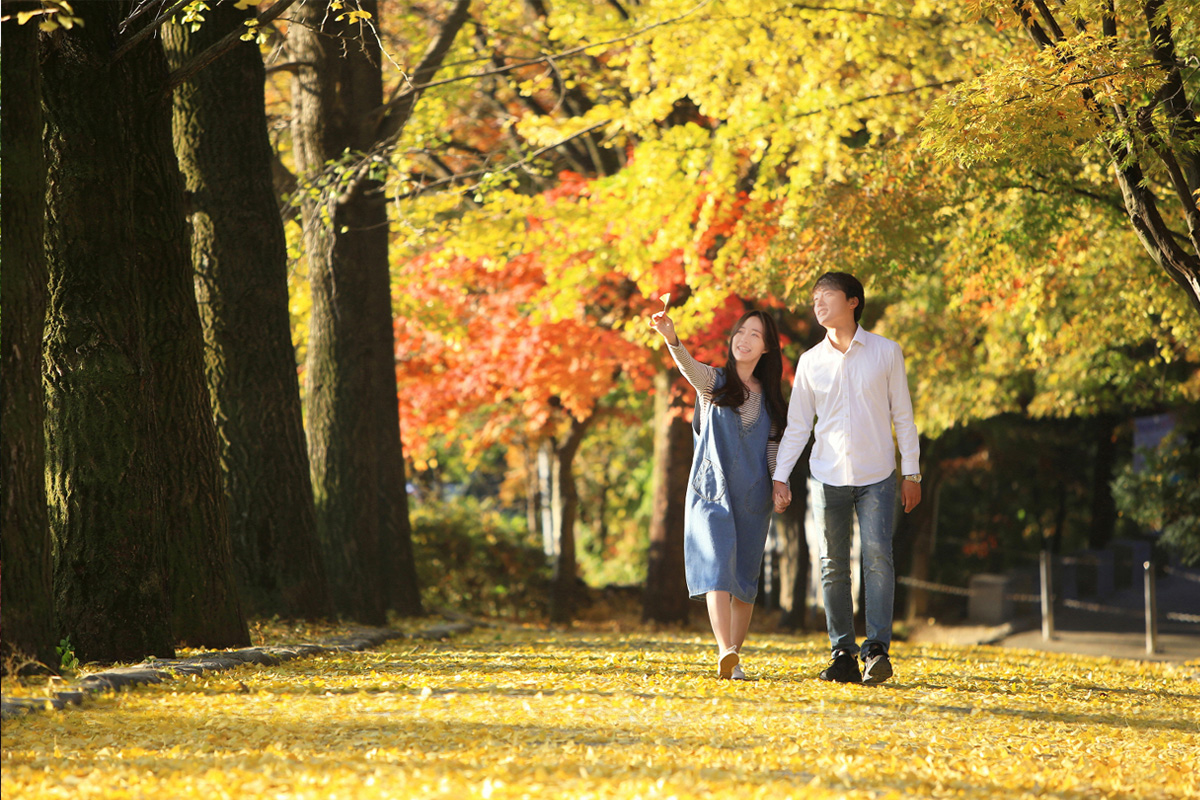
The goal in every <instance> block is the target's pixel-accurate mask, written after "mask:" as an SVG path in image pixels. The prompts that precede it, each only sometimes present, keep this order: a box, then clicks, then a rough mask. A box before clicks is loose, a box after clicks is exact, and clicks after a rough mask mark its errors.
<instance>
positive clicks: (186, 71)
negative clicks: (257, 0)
mask: <svg viewBox="0 0 1200 800" xmlns="http://www.w3.org/2000/svg"><path fill="white" fill-rule="evenodd" d="M295 2H296V0H275V5H273V6H271V7H270V8H268V9H267V10H266V11H263V12H262V13H261V14H259V15H258V16H257V17H256V19H257V21H258V25H259V26H262V25H266V24H268V23H270V22H273V21H274V20H275V19H277V18H278V17H279V15H280V14H282V13H283V12H284V11H287V10H288V8H289V7H290V6H291V5H292V4H293V3H295ZM243 33H245V31H230V32H229V33H228V34H226V35H225V36H224V37H223V38H222V39H221V40H220V41H219V42H216V43H214V44H213V45H211V46H209V47H208V48H207V49H206V50H204V52H202V53H199V54H198V55H197V56H196V57H195V58H193V59H192V60H191V61H189V62H188V63H186V64H184V65H183V66H182V67H180V68H179V69H176V70H173V71H172V72H171V74H170V76H168V78H167V86H166V88H165V89H164V90H163V94H164V96H169V95H170V94H171V92H173V91H175V88H176V87H178V86H180V85H182V84H184V83H186V82H187V81H189V80H191V79H192V77H193V76H195V75H196V74H197V73H198V72H200V70H202V69H204V68H205V67H207V66H208V65H209V64H211V63H212V62H214V61H216V60H217V59H218V58H220V57H221V56H223V55H225V54H226V53H227V52H229V51H230V50H231V49H232V48H233V47H235V46H236V45H237V43H238V42H240V41H241V37H242V34H243Z"/></svg>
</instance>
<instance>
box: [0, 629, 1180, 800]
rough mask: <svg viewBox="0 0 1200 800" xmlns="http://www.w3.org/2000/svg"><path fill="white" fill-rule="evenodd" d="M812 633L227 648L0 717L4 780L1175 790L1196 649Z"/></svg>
mask: <svg viewBox="0 0 1200 800" xmlns="http://www.w3.org/2000/svg"><path fill="white" fill-rule="evenodd" d="M825 648H826V641H825V640H823V639H821V638H818V637H808V638H795V637H784V636H755V637H753V641H752V642H751V643H750V645H748V647H747V652H746V656H745V662H744V663H745V667H746V671H747V673H748V674H749V676H750V677H751V678H754V679H756V680H752V681H750V682H746V683H740V682H727V681H717V680H715V677H714V667H713V665H712V663H711V662H712V661H713V658H714V656H715V653H714V651H713V648H712V646H711V645H710V644H709V641H708V638H707V637H705V636H701V635H699V634H696V633H647V632H642V633H629V632H624V633H613V632H594V631H570V632H561V631H559V632H555V631H546V630H540V629H533V628H499V629H483V630H479V631H477V632H475V633H473V634H470V635H466V636H462V637H459V638H457V639H455V640H452V641H449V642H443V643H414V642H412V641H397V642H395V643H392V644H390V645H388V646H385V647H383V648H381V649H380V650H377V651H371V652H364V653H345V654H336V655H330V656H324V657H316V658H309V659H301V660H299V661H294V662H290V663H287V664H283V665H280V666H278V667H258V668H250V667H247V668H241V669H238V670H235V671H232V672H225V673H219V674H213V675H209V676H207V677H202V678H194V679H186V678H185V679H180V680H176V681H174V682H168V683H166V684H162V685H157V686H145V687H141V688H138V689H136V690H133V691H130V692H124V693H121V694H117V695H110V696H108V697H103V698H99V699H97V700H96V701H94V702H89V703H88V705H87V706H86V707H84V708H83V709H75V710H70V711H66V712H58V713H38V714H31V715H27V716H25V717H22V718H18V719H13V720H8V721H5V722H4V724H3V731H2V732H3V760H2V767H3V779H2V788H3V795H4V798H5V800H10V799H11V800H16V798H25V797H71V798H87V797H113V798H121V797H154V798H176V797H179V798H183V797H204V798H232V797H237V798H268V797H269V798H276V797H289V798H290V797H322V798H330V797H342V798H376V797H380V798H382V797H395V798H421V797H446V798H517V797H553V798H568V797H569V798H608V797H623V798H636V797H641V798H659V797H661V798H668V797H678V798H705V799H706V800H708V799H710V798H736V800H751V798H772V799H774V798H786V797H818V798H819V797H893V796H922V797H978V798H1017V797H1035V796H1036V797H1053V798H1097V797H1137V798H1153V797H1161V798H1185V797H1191V798H1194V797H1197V796H1200V758H1198V757H1197V754H1198V753H1200V685H1198V681H1197V680H1196V678H1195V675H1196V673H1197V665H1195V664H1191V665H1170V664H1151V663H1139V662H1130V661H1116V660H1111V659H1097V658H1087V657H1073V656H1060V655H1054V654H1044V653H1031V652H1025V651H1011V650H1003V649H999V648H988V647H979V648H962V647H938V646H915V645H905V644H896V645H894V646H893V659H894V662H895V665H896V673H897V674H896V677H895V678H894V679H893V680H892V681H891V682H889V683H887V684H884V685H883V686H877V687H865V686H843V685H831V684H828V683H823V682H821V681H819V680H817V679H816V673H817V672H818V671H819V669H820V668H821V667H822V666H823V665H824V663H825V659H826V655H825V653H826V650H825Z"/></svg>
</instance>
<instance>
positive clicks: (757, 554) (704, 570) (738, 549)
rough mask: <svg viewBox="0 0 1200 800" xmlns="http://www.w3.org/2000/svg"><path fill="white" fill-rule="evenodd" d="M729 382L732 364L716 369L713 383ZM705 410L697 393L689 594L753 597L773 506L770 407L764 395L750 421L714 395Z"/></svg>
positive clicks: (687, 543) (686, 545) (688, 513)
mask: <svg viewBox="0 0 1200 800" xmlns="http://www.w3.org/2000/svg"><path fill="white" fill-rule="evenodd" d="M724 385H725V371H724V370H717V375H716V380H715V381H714V382H713V386H712V389H711V391H712V392H716V391H717V390H718V389H720V388H721V387H722V386H724ZM701 416H702V412H701V405H700V399H699V398H697V400H696V414H695V416H694V417H693V421H692V431H693V434H694V441H695V445H696V449H695V455H694V456H693V458H692V472H691V477H690V480H689V481H688V493H687V505H686V507H685V512H684V541H683V553H684V566H685V569H686V573H687V585H688V594H689V595H690V596H691V597H692V599H693V600H702V599H703V598H704V595H705V594H707V593H708V592H712V591H723V592H729V593H730V594H732V595H733V596H734V597H736V598H737V599H739V600H741V601H743V602H745V603H752V602H754V598H755V597H756V596H757V595H758V577H759V573H760V571H761V569H762V559H763V550H764V548H765V547H766V542H767V531H768V529H769V527H770V524H771V511H772V506H773V498H772V484H771V475H770V474H769V471H768V469H767V440H768V438H769V437H770V435H771V417H770V411H769V409H768V406H767V404H766V403H763V409H762V413H760V414H759V415H758V419H757V420H755V422H754V424H752V425H751V426H750V427H749V428H747V429H743V427H742V418H741V415H740V414H738V412H737V409H735V408H726V407H724V406H718V405H715V404H712V403H709V404H708V406H707V408H706V410H705V411H704V412H703V418H701Z"/></svg>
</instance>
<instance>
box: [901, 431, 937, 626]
mask: <svg viewBox="0 0 1200 800" xmlns="http://www.w3.org/2000/svg"><path fill="white" fill-rule="evenodd" d="M943 435H945V434H943ZM922 445H925V442H922ZM921 449H922V451H923V453H924V456H923V458H922V461H923V462H924V466H923V468H922V472H921V503H920V504H919V505H918V506H917V507H916V508H914V509H913V510H912V511H911V512H910V513H908V514H905V513H904V512H903V510H902V511H901V512H900V526H899V527H898V528H897V531H898V533H899V534H900V535H901V536H902V537H903V538H904V539H907V540H909V541H910V542H911V543H912V550H911V552H912V561H911V567H910V568H909V571H908V575H909V577H910V578H913V579H915V580H919V581H928V580H929V575H930V564H931V561H932V557H933V544H934V536H935V535H936V532H937V531H936V526H937V522H938V501H939V498H938V494H939V492H940V490H941V483H942V479H943V477H944V475H943V471H942V468H941V465H940V463H939V460H938V456H937V452H938V450H939V449H940V448H939V443H938V441H937V440H934V441H931V442H929V443H928V445H926V446H923V447H922V448H921ZM928 616H929V591H928V590H927V589H924V588H920V587H917V586H909V587H907V608H906V614H905V618H906V619H907V621H908V622H909V623H912V622H915V621H916V620H919V619H924V618H926V617H928Z"/></svg>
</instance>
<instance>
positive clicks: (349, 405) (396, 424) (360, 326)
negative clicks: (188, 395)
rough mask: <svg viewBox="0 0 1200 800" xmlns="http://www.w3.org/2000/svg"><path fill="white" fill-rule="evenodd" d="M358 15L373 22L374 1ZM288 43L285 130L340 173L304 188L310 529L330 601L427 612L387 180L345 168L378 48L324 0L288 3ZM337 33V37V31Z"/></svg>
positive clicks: (306, 172)
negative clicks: (402, 404) (408, 453)
mask: <svg viewBox="0 0 1200 800" xmlns="http://www.w3.org/2000/svg"><path fill="white" fill-rule="evenodd" d="M361 6H362V8H363V9H364V10H366V11H369V12H371V14H372V15H373V16H374V17H375V18H376V19H377V18H378V15H377V11H378V9H377V7H376V4H375V3H374V2H370V0H364V2H362V3H361ZM295 17H296V19H295V20H294V21H293V24H292V25H291V27H290V28H289V32H288V43H289V47H290V49H291V55H292V59H293V61H295V62H297V63H299V64H300V65H302V66H300V68H299V69H298V71H297V74H296V78H295V80H294V82H293V106H294V114H293V124H292V138H293V144H294V148H295V158H296V165H297V168H298V170H299V173H300V175H301V176H302V178H301V179H302V182H303V183H304V184H306V185H308V186H312V187H315V186H317V185H318V182H319V180H320V178H321V176H322V175H323V174H324V175H326V176H332V175H334V174H337V176H338V179H337V180H334V181H333V182H332V183H331V184H330V185H329V186H327V187H326V188H325V190H324V192H323V193H322V196H321V197H320V198H319V199H314V198H312V197H311V196H308V195H306V199H305V201H304V206H303V227H304V243H305V250H306V255H307V261H308V273H309V282H310V284H311V285H312V299H313V302H312V318H311V323H310V338H309V344H308V363H307V366H306V374H305V387H306V397H307V403H308V409H307V411H308V428H309V456H310V459H311V462H312V474H313V490H314V494H315V499H316V509H317V525H318V531H319V535H320V538H321V542H322V545H323V547H324V550H325V558H326V566H327V568H328V570H329V572H330V579H331V582H332V586H331V589H332V593H333V597H334V602H335V605H336V606H337V607H338V609H339V610H341V611H343V612H344V613H346V614H348V615H350V616H352V617H354V618H356V619H358V620H360V621H362V622H370V623H375V624H379V623H383V622H384V621H385V619H386V617H385V612H386V610H387V609H388V608H389V607H391V608H393V609H395V610H396V611H398V612H400V613H402V614H417V613H420V611H421V601H420V594H419V592H418V589H417V578H416V569H415V566H414V564H413V555H412V541H411V532H410V529H409V522H408V497H407V494H406V491H405V475H404V459H403V455H402V453H401V445H400V419H399V405H398V403H397V398H396V370H395V353H394V348H395V345H394V340H393V335H392V310H391V287H390V278H389V273H388V222H387V209H386V207H385V197H384V194H383V186H382V184H381V183H380V182H379V181H378V180H375V179H373V178H372V177H371V175H370V174H369V172H368V170H367V168H366V167H367V165H366V163H365V162H360V163H358V164H357V165H356V166H354V167H351V168H350V169H349V170H347V171H343V172H339V171H338V170H337V169H336V168H334V167H333V166H332V165H330V164H329V163H328V162H331V161H332V160H334V159H337V158H339V157H340V156H341V154H342V153H343V152H344V151H347V150H349V151H350V152H351V153H364V152H367V151H369V150H371V149H372V147H373V146H374V145H375V143H376V142H375V137H376V124H373V121H374V120H376V119H377V112H378V110H379V109H380V108H381V107H382V105H383V86H382V76H381V72H380V53H379V43H378V41H377V40H376V39H375V37H374V36H372V35H367V36H362V37H358V36H357V30H358V29H357V28H356V27H352V26H350V25H347V24H344V23H339V22H337V21H336V20H335V19H334V17H335V15H333V14H329V13H328V11H327V9H326V8H325V6H324V4H320V3H303V4H301V5H299V6H298V7H297V8H296V12H295ZM336 37H342V38H336Z"/></svg>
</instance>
